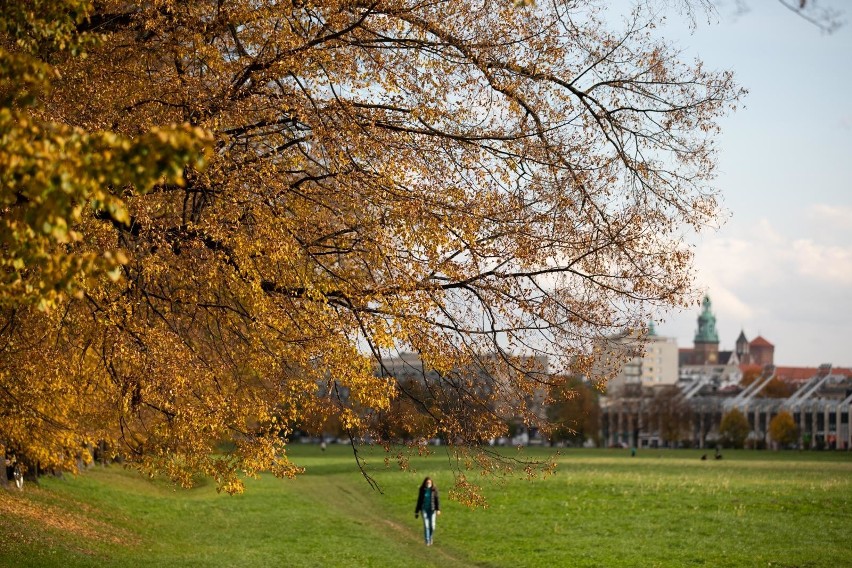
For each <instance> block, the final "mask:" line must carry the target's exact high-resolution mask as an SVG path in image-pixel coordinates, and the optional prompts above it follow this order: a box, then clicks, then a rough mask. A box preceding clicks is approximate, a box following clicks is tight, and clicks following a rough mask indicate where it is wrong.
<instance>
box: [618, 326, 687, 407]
mask: <svg viewBox="0 0 852 568" xmlns="http://www.w3.org/2000/svg"><path fill="white" fill-rule="evenodd" d="M642 339H644V344H645V345H644V349H642V348H641V345H642ZM607 347H608V349H609V350H610V351H617V352H619V353H621V354H622V358H618V357H616V358H614V360H613V363H617V364H621V365H622V366H621V368H620V369H619V370H618V371H617V373H616V374H615V376H614V377H613V378H612V379H610V380H609V382H608V383H607V390H608V391H610V392H614V391H617V390H619V389H622V388H624V387H625V385H641V386H646V387H650V386H655V385H673V384H675V383H676V382H677V379H678V374H677V373H678V351H677V341H676V340H675V339H674V338H671V337H662V336H659V335H657V332H656V329H655V327H654V323H653V322H651V323H650V324H649V326H648V333H647V334H646V335H645V336H644V337H642V336H639V335H637V334H623V335H616V336H613V337H609V338H607ZM624 356H626V357H627V360H626V362H624V359H623V357H624Z"/></svg>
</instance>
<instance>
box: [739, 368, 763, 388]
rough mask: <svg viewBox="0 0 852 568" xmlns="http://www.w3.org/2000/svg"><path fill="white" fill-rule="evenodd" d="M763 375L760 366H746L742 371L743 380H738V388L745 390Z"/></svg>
mask: <svg viewBox="0 0 852 568" xmlns="http://www.w3.org/2000/svg"><path fill="white" fill-rule="evenodd" d="M762 373H763V367H761V366H760V365H748V366H746V367H745V368H744V369H743V378H742V379H740V386H741V387H743V388H745V387H747V386H749V385H750V384H751V383H753V382H754V381H756V380H757V379H758V377H760V375H761V374H762Z"/></svg>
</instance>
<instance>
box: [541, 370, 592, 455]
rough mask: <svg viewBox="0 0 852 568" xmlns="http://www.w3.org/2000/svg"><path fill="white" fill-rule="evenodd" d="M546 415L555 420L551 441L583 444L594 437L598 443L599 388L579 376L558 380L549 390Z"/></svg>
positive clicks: (553, 421) (552, 421)
mask: <svg viewBox="0 0 852 568" xmlns="http://www.w3.org/2000/svg"><path fill="white" fill-rule="evenodd" d="M547 417H548V419H549V420H550V422H551V423H552V425H553V426H552V429H551V430H550V432H549V434H550V440H551V441H569V442H572V443H575V444H582V443H583V442H585V441H586V440H587V439H589V438H591V439H594V440H595V442H597V441H598V440H597V438H598V428H599V426H598V425H599V423H600V405H599V404H598V391H597V390H596V389H595V388H594V387H593V386H592V385H590V384H589V383H587V382H585V381H584V380H583V379H581V378H579V377H568V378H565V379H564V382H563V381H557V382H556V383H555V384H554V385H553V386H552V387H551V391H550V404H548V406H547Z"/></svg>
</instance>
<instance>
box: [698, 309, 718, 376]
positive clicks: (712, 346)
mask: <svg viewBox="0 0 852 568" xmlns="http://www.w3.org/2000/svg"><path fill="white" fill-rule="evenodd" d="M702 307H703V309H702V311H701V315H700V316H698V331H696V332H695V339H694V344H695V349H694V350H693V357H694V361H693V364H695V365H715V364H717V363H718V362H719V334H718V333H717V332H716V316H714V315H713V311H712V307H713V304H712V302H711V301H710V296H704V301H703V302H702Z"/></svg>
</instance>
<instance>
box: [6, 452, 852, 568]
mask: <svg viewBox="0 0 852 568" xmlns="http://www.w3.org/2000/svg"><path fill="white" fill-rule="evenodd" d="M538 451H541V450H538ZM290 452H291V456H292V457H293V459H294V460H295V461H297V463H300V464H301V465H304V466H305V467H306V468H307V470H308V471H307V473H306V474H305V475H303V476H301V477H299V478H297V479H295V480H278V479H275V478H272V477H270V476H263V477H262V478H261V479H258V480H249V481H248V483H247V491H246V493H245V494H243V495H239V496H228V495H220V494H217V493H216V491H215V487H214V486H213V485H212V484H209V483H208V484H202V485H200V486H198V487H196V488H194V489H191V490H182V489H175V488H173V487H172V486H170V485H169V484H167V483H164V482H162V481H150V480H147V479H143V478H141V477H140V476H138V475H137V474H135V473H134V472H132V471H127V470H124V469H123V468H121V467H119V466H112V467H108V468H99V467H98V468H93V469H91V470H90V471H88V472H86V473H85V474H83V475H81V476H79V477H76V478H73V477H65V478H62V479H55V478H47V479H43V480H42V481H41V483H40V486H39V487H36V486H34V485H33V484H28V485H27V486H26V487H25V491H24V493H22V494H18V493H13V492H7V491H0V566H33V567H35V566H39V567H40V566H62V567H66V566H158V567H159V566H199V567H201V566H205V567H206V566H286V567H309V566H436V567H437V566H441V567H453V566H482V567H495V568H497V567H503V566H506V567H516V566H522V567H523V566H530V567H534V566H600V567H614V566H625V567H628V566H629V567H637V566H638V567H644V566H672V567H679V566H708V567H710V566H713V567H716V566H787V567H792V566H798V567H826V568H835V567H838V566H852V453H829V452H824V453H816V452H814V453H810V452H805V453H798V452H774V453H773V452H726V453H725V455H724V459H722V460H720V461H717V460H713V459H712V453H711V454H710V456H709V457H710V458H711V459H710V460H707V461H701V460H700V459H699V456H700V454H701V452H697V451H689V450H678V451H656V450H655V451H640V452H639V455H638V456H636V457H630V456H629V454H628V453H627V452H625V451H614V450H567V451H565V452H564V453H563V455H561V456H560V457H559V458H558V459H559V469H558V472H557V474H556V475H555V476H553V477H550V478H548V479H546V480H543V481H542V480H537V481H526V480H519V479H513V480H508V481H506V482H504V483H489V484H488V486H487V487H486V495H487V497H488V499H489V504H490V507H489V508H488V509H485V510H482V509H478V510H470V509H466V508H464V507H462V506H461V505H459V504H458V503H455V502H451V501H449V499H448V498H447V495H446V493H447V490H448V489H449V488H450V486H451V485H452V476H453V473H452V468H451V460H449V459H448V456H447V455H446V454H445V453H444V451H443V450H442V449H438V450H437V452H436V453H435V454H434V455H432V456H430V457H429V458H425V459H422V458H420V459H415V460H412V465H413V466H414V468H415V469H416V470H417V471H416V472H400V471H398V470H397V469H395V468H394V466H393V465H392V466H391V467H390V468H385V467H384V458H385V454H384V453H383V452H382V451H380V450H374V451H370V450H365V453H366V456H367V458H368V462H369V463H368V466H369V468H370V472H371V474H372V475H373V476H374V478H375V479H376V481H378V483H379V484H380V485H381V488H382V493H379V492H377V491H374V490H372V489H371V488H370V486H369V485H368V484H367V483H366V482H365V481H364V479H363V477H361V475H360V473H359V472H358V471H357V469H356V467H355V464H354V460H353V458H352V453H351V449H350V448H348V447H345V446H333V445H332V446H330V447H329V449H328V451H327V452H320V450H319V448H318V447H316V446H307V445H305V446H303V445H293V446H291V450H290ZM527 455H538V454H536V452H535V451H530V452H528V454H527ZM427 474H428V475H430V476H432V477H433V478H434V479H435V481H436V484H437V486H438V487H439V488H441V489H443V490H444V491H443V497H442V510H443V514H442V516H441V517H439V519H438V529H437V532H436V535H435V546H432V547H429V548H427V547H425V546H424V545H423V542H422V536H421V531H422V526H421V524H420V522H419V521H417V520H415V519H414V515H413V509H414V500H415V498H416V490H417V486H418V485H419V483H420V481H421V480H422V478H423V476H424V475H427Z"/></svg>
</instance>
